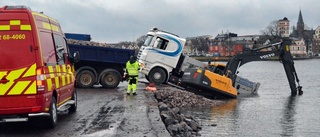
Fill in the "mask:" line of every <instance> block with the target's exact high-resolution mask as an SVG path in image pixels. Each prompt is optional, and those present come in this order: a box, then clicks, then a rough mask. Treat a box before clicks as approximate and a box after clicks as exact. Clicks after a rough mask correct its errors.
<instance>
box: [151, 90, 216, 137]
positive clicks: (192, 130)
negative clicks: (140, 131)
mask: <svg viewBox="0 0 320 137" xmlns="http://www.w3.org/2000/svg"><path fill="white" fill-rule="evenodd" d="M154 95H155V98H156V99H157V100H158V107H159V111H160V115H161V119H162V121H163V122H164V124H165V125H166V127H167V130H168V132H169V133H170V135H171V136H177V137H178V136H181V137H190V136H201V134H199V131H200V130H201V126H200V124H199V122H198V121H196V120H195V119H194V118H193V117H192V116H187V115H184V114H181V112H180V108H184V109H186V108H192V107H197V108H199V107H212V106H213V105H217V104H219V101H217V100H210V99H207V98H204V97H202V96H199V95H195V94H194V93H191V92H188V91H184V90H180V89H177V88H173V87H165V88H162V89H160V90H158V91H157V92H156V93H155V94H154Z"/></svg>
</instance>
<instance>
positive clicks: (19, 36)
mask: <svg viewBox="0 0 320 137" xmlns="http://www.w3.org/2000/svg"><path fill="white" fill-rule="evenodd" d="M23 39H26V35H25V34H12V35H9V34H4V35H0V40H23Z"/></svg>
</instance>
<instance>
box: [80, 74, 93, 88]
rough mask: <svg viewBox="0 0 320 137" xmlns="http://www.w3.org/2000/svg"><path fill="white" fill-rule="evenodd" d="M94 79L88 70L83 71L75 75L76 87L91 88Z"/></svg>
mask: <svg viewBox="0 0 320 137" xmlns="http://www.w3.org/2000/svg"><path fill="white" fill-rule="evenodd" d="M95 79H96V77H95V75H94V74H93V73H92V71H90V70H83V71H81V72H80V73H79V74H78V75H77V86H79V87H80V88H90V87H92V86H93V84H94V81H95Z"/></svg>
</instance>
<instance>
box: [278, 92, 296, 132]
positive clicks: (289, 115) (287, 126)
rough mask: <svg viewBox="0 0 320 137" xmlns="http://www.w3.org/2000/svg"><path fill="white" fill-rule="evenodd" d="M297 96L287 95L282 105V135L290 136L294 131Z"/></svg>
mask: <svg viewBox="0 0 320 137" xmlns="http://www.w3.org/2000/svg"><path fill="white" fill-rule="evenodd" d="M297 98H298V97H296V96H290V97H288V98H287V100H286V103H285V105H284V110H283V117H282V118H281V121H280V125H281V128H282V134H281V135H282V136H292V135H293V134H294V132H295V122H296V119H295V115H296V114H297V112H296V109H295V108H296V104H297V102H298V99H297Z"/></svg>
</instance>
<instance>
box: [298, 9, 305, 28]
mask: <svg viewBox="0 0 320 137" xmlns="http://www.w3.org/2000/svg"><path fill="white" fill-rule="evenodd" d="M299 24H302V25H304V22H303V18H302V13H301V9H300V12H299V18H298V24H297V25H299Z"/></svg>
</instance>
